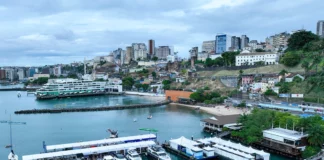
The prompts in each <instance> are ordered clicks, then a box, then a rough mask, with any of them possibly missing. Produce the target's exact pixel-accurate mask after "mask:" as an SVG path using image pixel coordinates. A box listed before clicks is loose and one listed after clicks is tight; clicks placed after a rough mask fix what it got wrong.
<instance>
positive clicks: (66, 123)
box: [0, 91, 283, 160]
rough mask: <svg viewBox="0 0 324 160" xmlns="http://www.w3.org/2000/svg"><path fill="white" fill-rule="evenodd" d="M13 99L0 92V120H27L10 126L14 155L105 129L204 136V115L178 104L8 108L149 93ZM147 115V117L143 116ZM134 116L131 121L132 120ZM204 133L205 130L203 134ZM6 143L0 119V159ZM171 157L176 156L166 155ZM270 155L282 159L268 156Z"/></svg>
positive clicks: (106, 102) (108, 101)
mask: <svg viewBox="0 0 324 160" xmlns="http://www.w3.org/2000/svg"><path fill="white" fill-rule="evenodd" d="M21 94H22V97H21V98H17V92H16V91H12V92H11V91H10V92H0V120H7V119H9V116H10V115H11V116H12V120H13V121H23V122H27V125H15V126H13V144H14V150H15V152H16V154H18V155H19V156H20V158H21V156H22V155H29V154H36V153H40V152H42V151H43V149H42V141H45V142H46V144H50V145H52V144H60V143H70V142H78V141H88V140H97V139H103V138H107V137H108V136H109V134H108V133H107V132H106V130H107V129H108V128H111V129H113V130H118V132H119V135H120V136H130V135H139V134H145V133H146V132H143V131H140V130H139V128H154V129H157V130H159V132H158V134H157V135H158V140H159V141H160V142H164V141H165V140H170V139H171V138H179V137H180V136H185V137H187V138H190V137H191V136H194V137H195V138H201V137H204V136H206V134H204V133H203V132H202V128H201V127H200V126H199V123H200V119H203V118H207V117H210V116H211V115H209V114H206V113H200V112H199V111H194V110H191V109H187V108H185V107H180V106H171V105H166V106H161V107H154V108H142V109H129V110H116V111H104V112H79V113H78V112H76V113H61V114H34V115H15V114H14V111H16V110H22V109H34V108H36V109H40V108H55V107H99V106H112V105H117V104H118V105H124V104H139V103H141V104H143V103H151V102H154V101H157V100H154V99H152V98H150V97H139V96H98V97H83V98H70V99H56V100H45V101H37V100H35V97H34V96H27V95H26V92H21ZM150 114H152V115H153V119H151V120H148V119H147V116H148V115H150ZM134 118H137V122H133V119H134ZM207 136H208V135H207ZM9 143H10V142H9V125H7V124H0V157H2V158H0V159H6V157H7V156H8V153H9V149H5V148H4V146H6V145H8V144H9ZM172 159H176V160H177V158H176V157H174V156H172ZM272 159H283V158H282V157H277V156H272Z"/></svg>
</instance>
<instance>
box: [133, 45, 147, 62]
mask: <svg viewBox="0 0 324 160" xmlns="http://www.w3.org/2000/svg"><path fill="white" fill-rule="evenodd" d="M132 49H133V55H132V57H133V58H134V60H135V61H136V60H137V59H139V58H140V59H142V60H143V59H146V58H147V53H148V51H147V48H146V45H145V44H144V43H133V44H132Z"/></svg>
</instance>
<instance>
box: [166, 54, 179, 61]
mask: <svg viewBox="0 0 324 160" xmlns="http://www.w3.org/2000/svg"><path fill="white" fill-rule="evenodd" d="M176 59H177V57H176V55H168V56H167V61H168V62H175V61H176Z"/></svg>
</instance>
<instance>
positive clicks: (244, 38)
mask: <svg viewBox="0 0 324 160" xmlns="http://www.w3.org/2000/svg"><path fill="white" fill-rule="evenodd" d="M249 41H250V39H249V37H247V36H246V35H242V36H241V47H240V48H241V49H243V48H244V47H248V46H249V45H248V44H249Z"/></svg>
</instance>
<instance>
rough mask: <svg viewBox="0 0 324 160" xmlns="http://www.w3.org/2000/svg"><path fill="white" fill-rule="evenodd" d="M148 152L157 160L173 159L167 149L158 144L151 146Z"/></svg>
mask: <svg viewBox="0 0 324 160" xmlns="http://www.w3.org/2000/svg"><path fill="white" fill-rule="evenodd" d="M147 154H148V155H149V156H151V157H153V158H154V159H157V160H171V158H170V156H169V155H168V154H167V153H166V152H165V150H164V149H163V148H162V147H161V146H158V145H155V146H152V147H149V148H148V149H147Z"/></svg>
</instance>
